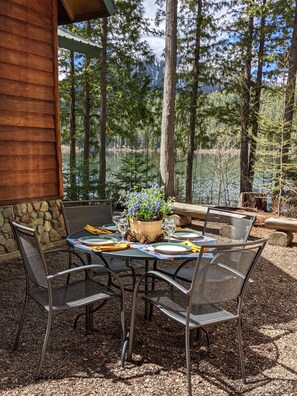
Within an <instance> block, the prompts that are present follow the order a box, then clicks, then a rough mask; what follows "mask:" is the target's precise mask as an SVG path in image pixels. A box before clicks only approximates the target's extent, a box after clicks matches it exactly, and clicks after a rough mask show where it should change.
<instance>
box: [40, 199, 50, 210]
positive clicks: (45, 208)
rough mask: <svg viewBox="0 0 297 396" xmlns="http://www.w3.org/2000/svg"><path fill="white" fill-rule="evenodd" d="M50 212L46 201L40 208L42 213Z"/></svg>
mask: <svg viewBox="0 0 297 396" xmlns="http://www.w3.org/2000/svg"><path fill="white" fill-rule="evenodd" d="M48 210H49V205H48V203H47V202H46V201H43V202H42V203H41V206H40V212H47V211H48Z"/></svg>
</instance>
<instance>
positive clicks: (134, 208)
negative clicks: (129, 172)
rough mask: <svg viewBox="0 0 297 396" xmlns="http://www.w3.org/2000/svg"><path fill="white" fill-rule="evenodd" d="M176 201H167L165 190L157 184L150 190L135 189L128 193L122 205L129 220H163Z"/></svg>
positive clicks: (169, 199)
mask: <svg viewBox="0 0 297 396" xmlns="http://www.w3.org/2000/svg"><path fill="white" fill-rule="evenodd" d="M173 201H174V199H173V198H168V199H167V200H166V199H165V188H164V186H163V187H158V185H157V184H154V185H152V186H151V187H148V188H142V189H141V190H140V191H139V189H138V187H134V189H133V191H132V192H128V193H126V194H124V195H123V196H122V197H121V204H122V205H123V206H124V208H125V213H126V216H127V217H128V218H133V219H136V220H144V221H151V220H161V219H162V218H163V217H165V216H167V215H168V214H169V213H170V211H171V209H172V203H173Z"/></svg>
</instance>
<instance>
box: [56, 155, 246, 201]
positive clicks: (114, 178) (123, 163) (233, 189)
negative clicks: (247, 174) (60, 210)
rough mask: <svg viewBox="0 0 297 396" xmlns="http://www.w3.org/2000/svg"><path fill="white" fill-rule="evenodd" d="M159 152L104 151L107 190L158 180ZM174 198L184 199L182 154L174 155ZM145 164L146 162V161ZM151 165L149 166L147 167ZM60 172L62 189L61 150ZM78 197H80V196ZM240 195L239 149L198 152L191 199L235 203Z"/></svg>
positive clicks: (93, 186)
mask: <svg viewBox="0 0 297 396" xmlns="http://www.w3.org/2000/svg"><path fill="white" fill-rule="evenodd" d="M159 158H160V157H159V152H156V151H149V152H136V153H135V152H127V151H120V150H118V151H108V152H107V158H106V159H107V192H108V196H110V195H115V194H114V193H115V192H120V191H122V190H124V189H126V188H128V189H129V188H130V186H131V185H134V184H136V185H140V184H141V182H142V181H143V183H146V182H147V181H149V182H154V181H155V182H158V176H157V172H158V168H159ZM175 163H176V167H175V190H176V200H177V201H184V200H185V183H184V180H185V177H184V172H185V170H184V168H185V155H184V154H181V153H180V154H177V157H176V159H175ZM147 164H148V165H147ZM82 168H83V166H82V163H81V159H80V156H78V161H77V170H78V171H77V183H78V185H79V191H80V190H82V186H81V185H82ZM148 168H150V169H148ZM97 170H98V161H97V160H96V158H91V159H90V194H89V198H92V197H96V191H97V186H98V171H97ZM63 175H64V186H65V193H66V195H67V191H68V187H69V182H68V180H69V153H63ZM78 198H81V196H79V197H78ZM238 199H239V156H238V152H236V151H230V152H221V151H208V152H205V151H203V152H198V153H197V154H195V158H194V170H193V203H201V204H213V205H222V206H236V205H237V203H238Z"/></svg>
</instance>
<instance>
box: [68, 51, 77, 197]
mask: <svg viewBox="0 0 297 396" xmlns="http://www.w3.org/2000/svg"><path fill="white" fill-rule="evenodd" d="M75 111H76V103H75V65H74V52H73V51H71V52H70V158H69V168H70V192H69V198H70V199H73V200H75V199H77V184H76V137H75V133H76V120H75Z"/></svg>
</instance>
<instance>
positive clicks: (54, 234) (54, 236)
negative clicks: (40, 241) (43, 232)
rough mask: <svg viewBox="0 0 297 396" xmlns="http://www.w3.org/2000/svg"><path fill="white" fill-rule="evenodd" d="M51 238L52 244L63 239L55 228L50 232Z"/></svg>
mask: <svg viewBox="0 0 297 396" xmlns="http://www.w3.org/2000/svg"><path fill="white" fill-rule="evenodd" d="M49 237H50V241H51V242H55V241H59V240H60V239H61V238H60V235H59V234H58V233H57V231H55V230H54V229H53V228H52V229H51V230H50V232H49Z"/></svg>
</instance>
